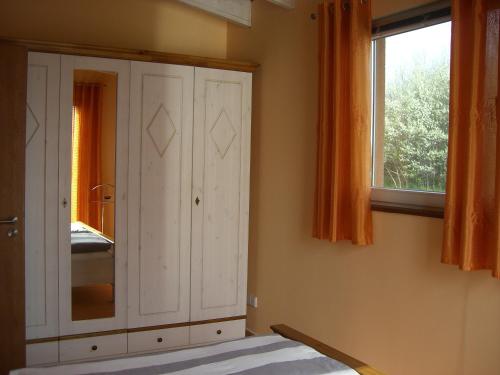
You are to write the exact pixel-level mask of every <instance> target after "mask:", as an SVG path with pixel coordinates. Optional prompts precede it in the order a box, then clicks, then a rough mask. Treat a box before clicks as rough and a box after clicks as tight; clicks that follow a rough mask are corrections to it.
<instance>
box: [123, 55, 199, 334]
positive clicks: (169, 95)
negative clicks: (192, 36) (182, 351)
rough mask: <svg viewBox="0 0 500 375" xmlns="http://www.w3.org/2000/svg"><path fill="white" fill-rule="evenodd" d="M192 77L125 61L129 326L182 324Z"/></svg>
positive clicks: (185, 71)
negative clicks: (129, 65) (127, 64)
mask: <svg viewBox="0 0 500 375" xmlns="http://www.w3.org/2000/svg"><path fill="white" fill-rule="evenodd" d="M193 79H194V68H192V67H187V66H177V65H166V64H156V63H143V62H132V70H131V100H130V163H129V168H130V169H129V191H130V198H129V213H130V216H129V226H128V234H129V256H128V268H129V272H128V299H129V301H128V302H129V309H128V324H129V327H140V326H148V325H159V324H168V323H176V322H185V321H188V320H189V291H190V286H189V285H190V279H189V270H190V235H191V165H192V128H193Z"/></svg>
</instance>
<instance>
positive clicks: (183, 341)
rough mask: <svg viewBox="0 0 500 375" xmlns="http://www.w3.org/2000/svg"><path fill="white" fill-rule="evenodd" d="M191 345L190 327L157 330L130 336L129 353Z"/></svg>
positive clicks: (130, 334) (135, 333) (133, 333)
mask: <svg viewBox="0 0 500 375" xmlns="http://www.w3.org/2000/svg"><path fill="white" fill-rule="evenodd" d="M186 345H189V327H178V328H166V329H156V330H151V331H141V332H132V333H129V334H128V351H129V353H132V352H144V351H149V350H162V349H168V348H175V347H179V346H186Z"/></svg>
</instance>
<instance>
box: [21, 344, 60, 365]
mask: <svg viewBox="0 0 500 375" xmlns="http://www.w3.org/2000/svg"><path fill="white" fill-rule="evenodd" d="M58 361H59V344H58V342H57V341H50V342H42V343H39V344H28V345H26V366H28V367H30V366H38V365H47V364H49V363H57V362H58Z"/></svg>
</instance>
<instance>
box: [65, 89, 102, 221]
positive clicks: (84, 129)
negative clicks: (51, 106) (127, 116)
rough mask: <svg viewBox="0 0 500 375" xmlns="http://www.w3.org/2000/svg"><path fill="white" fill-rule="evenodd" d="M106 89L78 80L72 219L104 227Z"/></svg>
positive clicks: (74, 93)
mask: <svg viewBox="0 0 500 375" xmlns="http://www.w3.org/2000/svg"><path fill="white" fill-rule="evenodd" d="M101 112H102V88H101V86H100V85H96V84H86V83H77V84H75V86H74V90H73V152H72V177H71V221H81V222H83V223H85V224H87V225H90V226H91V227H93V228H95V229H98V230H102V228H101V205H100V204H99V203H98V202H99V201H100V197H99V189H96V190H94V191H92V188H93V187H95V186H97V185H99V184H100V183H101V181H100V179H101V178H100V175H101V167H100V166H101V160H100V159H101V150H100V144H101V141H100V137H101Z"/></svg>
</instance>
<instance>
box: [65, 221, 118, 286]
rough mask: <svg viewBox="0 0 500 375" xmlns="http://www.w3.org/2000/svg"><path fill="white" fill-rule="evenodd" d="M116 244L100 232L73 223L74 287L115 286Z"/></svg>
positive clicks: (81, 224)
mask: <svg viewBox="0 0 500 375" xmlns="http://www.w3.org/2000/svg"><path fill="white" fill-rule="evenodd" d="M114 263H115V260H114V242H113V241H112V240H111V239H110V238H109V237H107V236H106V235H104V234H103V233H101V232H99V231H98V230H96V229H94V228H92V227H90V226H88V225H86V224H84V223H82V222H79V221H77V222H74V223H71V269H72V271H71V284H72V287H78V286H89V285H99V284H112V285H113V284H114Z"/></svg>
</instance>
